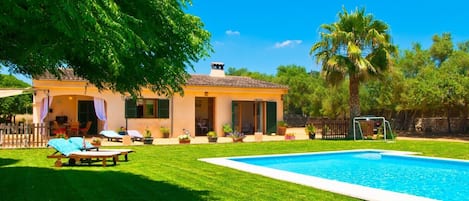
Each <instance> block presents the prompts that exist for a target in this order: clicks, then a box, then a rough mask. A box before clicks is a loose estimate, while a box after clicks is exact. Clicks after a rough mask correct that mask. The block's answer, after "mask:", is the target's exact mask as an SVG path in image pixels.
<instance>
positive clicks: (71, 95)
mask: <svg viewBox="0 0 469 201" xmlns="http://www.w3.org/2000/svg"><path fill="white" fill-rule="evenodd" d="M223 68H224V64H223V63H215V62H214V63H212V65H211V73H210V75H192V76H191V78H190V79H189V80H187V84H186V85H185V86H184V87H183V89H184V96H181V95H179V94H175V95H174V96H172V97H165V96H159V95H157V94H156V93H154V92H152V91H150V90H148V89H143V90H142V92H141V97H140V98H138V99H132V98H130V97H126V96H123V95H122V94H120V93H114V92H112V91H98V89H97V88H96V87H94V86H93V85H91V84H90V83H88V82H87V80H84V79H82V78H80V77H77V76H75V75H74V74H73V71H71V70H69V69H67V70H64V72H65V75H64V76H63V77H62V80H58V79H56V78H55V77H54V76H53V75H50V74H47V73H46V74H44V75H43V76H40V77H38V78H37V79H34V80H33V89H34V100H33V101H34V102H33V121H34V123H49V122H52V121H57V122H59V123H60V124H62V125H67V124H69V123H70V122H76V121H78V122H80V125H81V126H84V125H85V124H86V122H88V121H91V122H92V126H91V128H90V130H89V131H88V133H89V134H97V133H99V132H100V131H101V130H118V129H119V128H120V127H125V128H127V129H129V130H139V131H140V132H141V133H143V132H144V130H145V129H148V130H150V131H151V132H152V135H153V136H154V137H162V133H161V132H160V128H161V127H167V128H169V129H170V131H171V134H170V137H177V136H178V135H180V134H182V133H183V129H188V130H189V131H190V133H191V135H193V136H204V135H206V133H207V132H208V131H211V130H213V131H216V132H217V134H218V135H219V136H223V135H224V134H223V130H222V127H223V125H224V124H230V125H231V126H232V127H233V129H235V130H238V131H241V132H244V133H246V134H253V133H255V132H261V133H264V134H267V133H274V132H276V125H277V121H280V120H282V119H283V100H282V98H283V96H284V95H285V94H286V93H287V92H288V89H287V87H286V86H283V85H278V84H274V83H270V82H265V81H260V80H255V79H251V78H248V77H241V76H225V74H224V70H223Z"/></svg>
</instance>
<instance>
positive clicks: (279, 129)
mask: <svg viewBox="0 0 469 201" xmlns="http://www.w3.org/2000/svg"><path fill="white" fill-rule="evenodd" d="M285 133H287V127H284V126H279V127H277V135H285Z"/></svg>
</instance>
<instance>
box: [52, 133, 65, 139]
mask: <svg viewBox="0 0 469 201" xmlns="http://www.w3.org/2000/svg"><path fill="white" fill-rule="evenodd" d="M55 137H57V138H64V139H67V134H65V133H63V132H58V133H57V134H56V135H55Z"/></svg>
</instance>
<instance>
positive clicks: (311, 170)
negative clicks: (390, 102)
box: [230, 151, 469, 200]
mask: <svg viewBox="0 0 469 201" xmlns="http://www.w3.org/2000/svg"><path fill="white" fill-rule="evenodd" d="M230 160H234V161H238V162H243V163H247V164H251V165H257V166H262V167H269V168H273V169H278V170H284V171H289V172H294V173H299V174H304V175H309V176H315V177H321V178H326V179H331V180H337V181H342V182H347V183H352V184H357V185H362V186H367V187H372V188H378V189H383V190H388V191H394V192H399V193H406V194H411V195H417V196H422V197H427V198H432V199H438V200H469V162H468V161H462V160H461V161H459V160H444V159H436V158H427V157H415V156H405V155H393V154H385V153H381V152H379V151H353V152H340V153H324V154H301V155H290V156H267V157H249V158H231V159H230Z"/></svg>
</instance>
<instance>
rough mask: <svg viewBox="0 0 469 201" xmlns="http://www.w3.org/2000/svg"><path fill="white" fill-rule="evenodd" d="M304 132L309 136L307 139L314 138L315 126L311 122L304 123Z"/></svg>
mask: <svg viewBox="0 0 469 201" xmlns="http://www.w3.org/2000/svg"><path fill="white" fill-rule="evenodd" d="M305 133H306V134H307V135H308V136H309V139H311V140H314V138H316V127H314V125H313V124H306V126H305Z"/></svg>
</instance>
